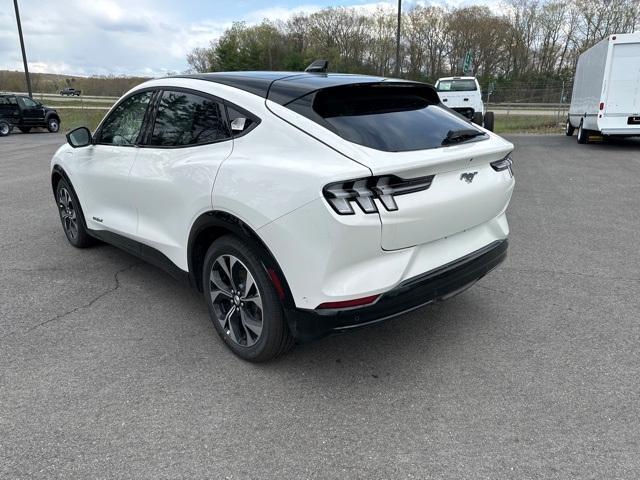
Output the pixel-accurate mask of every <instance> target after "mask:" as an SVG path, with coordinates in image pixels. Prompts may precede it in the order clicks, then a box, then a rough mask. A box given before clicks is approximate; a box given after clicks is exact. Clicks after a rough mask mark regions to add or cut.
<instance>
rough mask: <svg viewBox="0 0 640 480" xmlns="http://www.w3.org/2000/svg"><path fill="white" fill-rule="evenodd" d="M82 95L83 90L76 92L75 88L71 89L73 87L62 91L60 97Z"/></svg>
mask: <svg viewBox="0 0 640 480" xmlns="http://www.w3.org/2000/svg"><path fill="white" fill-rule="evenodd" d="M81 93H82V91H81V90H76V89H75V88H71V87H67V88H63V89H62V90H60V95H62V96H65V95H67V96H75V97H79V96H80V94H81Z"/></svg>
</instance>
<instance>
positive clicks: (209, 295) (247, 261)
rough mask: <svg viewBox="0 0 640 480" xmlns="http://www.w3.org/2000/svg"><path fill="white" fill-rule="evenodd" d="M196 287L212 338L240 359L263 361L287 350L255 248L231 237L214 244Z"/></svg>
mask: <svg viewBox="0 0 640 480" xmlns="http://www.w3.org/2000/svg"><path fill="white" fill-rule="evenodd" d="M202 287H203V288H202V289H203V292H204V297H205V301H206V303H207V307H208V308H209V315H210V317H211V321H212V322H213V325H214V327H215V329H216V331H217V332H218V335H219V336H220V338H222V340H223V341H224V343H225V344H226V345H227V347H229V348H230V349H231V351H233V353H235V354H236V355H238V356H239V357H240V358H242V359H244V360H247V361H250V362H265V361H268V360H272V359H274V358H276V357H278V356H280V355H282V354H283V353H284V352H286V351H287V350H289V349H290V348H291V346H292V345H293V337H292V335H291V332H290V331H289V327H288V325H287V322H286V320H285V317H284V312H283V310H282V305H281V304H280V301H279V299H278V294H277V292H276V289H275V287H274V286H273V284H272V283H271V281H270V279H269V277H268V275H267V271H266V269H265V267H264V265H263V263H262V261H261V260H260V257H259V253H258V251H257V249H255V248H253V247H251V246H249V245H248V244H246V243H244V242H242V241H241V240H240V239H239V238H237V237H235V236H233V235H225V236H223V237H220V238H219V239H217V240H215V241H214V242H213V243H212V244H211V246H210V247H209V250H208V251H207V254H206V256H205V259H204V265H203V273H202Z"/></svg>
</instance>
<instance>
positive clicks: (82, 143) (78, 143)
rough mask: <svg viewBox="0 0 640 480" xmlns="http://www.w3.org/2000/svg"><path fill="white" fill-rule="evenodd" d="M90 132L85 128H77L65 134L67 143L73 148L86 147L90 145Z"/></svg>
mask: <svg viewBox="0 0 640 480" xmlns="http://www.w3.org/2000/svg"><path fill="white" fill-rule="evenodd" d="M91 140H92V138H91V132H90V131H89V129H88V128H87V127H78V128H76V129H74V130H71V131H70V132H69V133H67V142H68V143H69V145H71V146H72V147H73V148H79V147H86V146H87V145H91Z"/></svg>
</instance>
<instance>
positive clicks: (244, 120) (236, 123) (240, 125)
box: [227, 105, 256, 136]
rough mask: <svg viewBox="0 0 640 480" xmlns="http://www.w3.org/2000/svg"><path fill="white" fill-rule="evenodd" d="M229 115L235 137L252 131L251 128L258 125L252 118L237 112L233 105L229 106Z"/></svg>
mask: <svg viewBox="0 0 640 480" xmlns="http://www.w3.org/2000/svg"><path fill="white" fill-rule="evenodd" d="M227 114H228V115H229V125H231V131H232V133H233V135H235V136H238V135H241V134H242V133H244V132H246V131H247V130H250V129H251V127H252V126H253V125H255V124H256V121H255V120H254V119H253V118H252V117H250V116H249V115H247V114H246V113H242V112H240V111H238V110H236V109H235V108H233V107H232V106H231V105H227Z"/></svg>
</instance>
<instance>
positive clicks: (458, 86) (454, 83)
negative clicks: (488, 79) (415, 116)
mask: <svg viewBox="0 0 640 480" xmlns="http://www.w3.org/2000/svg"><path fill="white" fill-rule="evenodd" d="M436 88H437V89H438V91H439V92H473V91H475V90H477V89H478V86H477V85H476V81H475V80H473V79H466V80H440V81H439V82H438V85H437V87H436Z"/></svg>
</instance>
